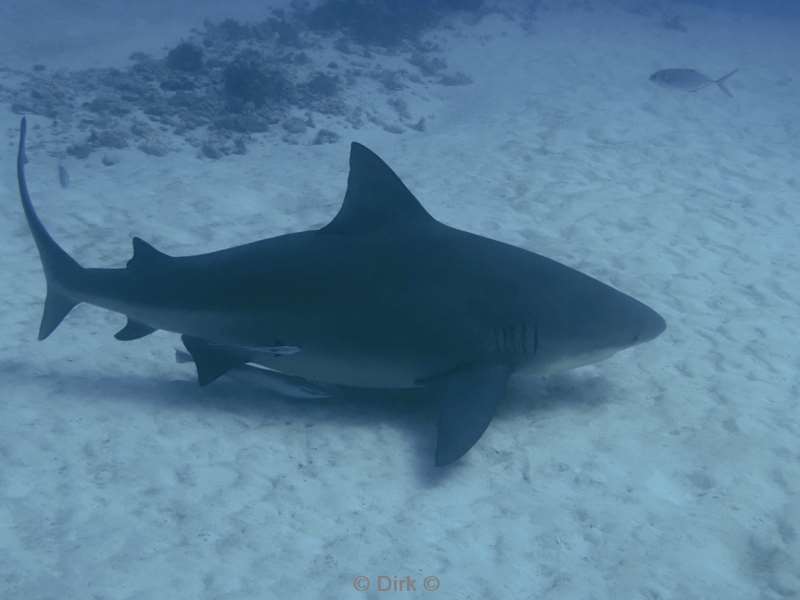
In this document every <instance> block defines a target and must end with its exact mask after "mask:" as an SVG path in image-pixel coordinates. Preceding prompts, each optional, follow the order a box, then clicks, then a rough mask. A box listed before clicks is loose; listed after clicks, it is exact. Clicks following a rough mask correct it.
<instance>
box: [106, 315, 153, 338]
mask: <svg viewBox="0 0 800 600" xmlns="http://www.w3.org/2000/svg"><path fill="white" fill-rule="evenodd" d="M154 331H156V330H155V329H154V328H152V327H150V326H149V325H145V324H144V323H139V322H138V321H134V320H132V319H131V318H130V317H128V322H127V323H126V324H125V327H123V328H122V329H120V330H119V331H118V332H117V333H115V334H114V337H115V338H117V339H118V340H122V341H123V342H127V341H130V340H138V339H139V338H143V337H144V336H146V335H150V334H151V333H153V332H154Z"/></svg>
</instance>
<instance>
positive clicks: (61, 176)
mask: <svg viewBox="0 0 800 600" xmlns="http://www.w3.org/2000/svg"><path fill="white" fill-rule="evenodd" d="M58 182H59V183H60V184H61V187H62V188H64V189H67V188H68V187H69V173H68V172H67V167H65V166H64V165H58Z"/></svg>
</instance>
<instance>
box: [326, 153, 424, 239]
mask: <svg viewBox="0 0 800 600" xmlns="http://www.w3.org/2000/svg"><path fill="white" fill-rule="evenodd" d="M426 221H427V222H433V221H434V219H433V217H431V216H430V215H429V214H428V212H427V211H426V210H425V209H424V208H423V207H422V205H421V204H420V203H419V200H417V199H416V198H415V197H414V194H412V193H411V192H410V191H409V190H408V188H407V187H406V186H405V184H404V183H403V182H402V181H400V178H399V177H398V176H397V175H396V174H395V172H394V171H392V169H391V168H389V165H387V164H386V163H385V162H383V161H382V160H381V159H380V157H379V156H378V155H377V154H375V153H374V152H372V151H371V150H369V149H368V148H367V147H366V146H362V145H361V144H358V143H355V142H353V144H352V145H351V146H350V175H349V176H348V178H347V193H346V194H345V196H344V202H343V203H342V207H341V209H339V213H338V214H337V215H336V216H335V217H334V218H333V220H332V221H331V222H330V223H328V224H327V225H326V226H325V227H323V228H322V229H321V230H320V231H322V232H323V233H338V234H354V235H357V234H362V233H369V232H371V231H375V230H376V229H383V228H384V227H387V226H395V227H396V226H402V225H413V224H414V223H420V222H426Z"/></svg>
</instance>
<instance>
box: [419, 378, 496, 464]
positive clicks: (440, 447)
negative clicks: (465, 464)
mask: <svg viewBox="0 0 800 600" xmlns="http://www.w3.org/2000/svg"><path fill="white" fill-rule="evenodd" d="M510 373H511V369H510V368H509V367H507V366H505V365H484V366H478V367H473V368H470V369H465V370H461V371H457V372H455V373H453V374H452V375H449V376H447V377H446V378H444V379H442V380H440V381H437V382H436V383H434V384H433V385H434V386H436V387H438V386H441V387H442V391H441V399H440V404H439V424H438V430H437V439H436V466H437V467H438V466H443V465H448V464H450V463H452V462H453V461H456V460H458V459H459V458H461V457H462V456H464V454H466V453H467V451H468V450H469V449H470V448H472V446H474V445H475V442H477V441H478V440H479V439H480V437H481V436H482V435H483V432H484V431H486V428H487V427H488V426H489V423H490V422H491V420H492V417H494V413H495V409H496V407H497V403H498V402H499V401H500V399H501V398H502V397H503V395H504V394H505V389H506V382H507V381H508V376H509V375H510Z"/></svg>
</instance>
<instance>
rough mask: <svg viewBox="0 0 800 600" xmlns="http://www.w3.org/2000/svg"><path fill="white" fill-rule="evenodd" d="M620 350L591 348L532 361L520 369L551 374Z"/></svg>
mask: <svg viewBox="0 0 800 600" xmlns="http://www.w3.org/2000/svg"><path fill="white" fill-rule="evenodd" d="M620 350H621V348H602V349H599V350H593V351H591V352H584V353H581V354H575V355H571V356H565V357H563V358H559V359H556V360H553V361H547V362H544V361H533V362H532V363H530V364H528V365H526V366H524V367H522V369H520V370H521V371H523V372H528V373H535V374H537V375H552V374H555V373H562V372H564V371H569V370H570V369H576V368H578V367H585V366H586V365H591V364H594V363H597V362H600V361H603V360H605V359H607V358H609V357H610V356H613V355H614V354H616V353H617V352H619V351H620Z"/></svg>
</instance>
